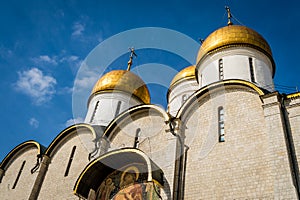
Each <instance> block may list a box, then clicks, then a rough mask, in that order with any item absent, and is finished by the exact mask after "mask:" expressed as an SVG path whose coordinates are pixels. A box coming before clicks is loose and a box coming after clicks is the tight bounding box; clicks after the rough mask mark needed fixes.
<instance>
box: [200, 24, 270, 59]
mask: <svg viewBox="0 0 300 200" xmlns="http://www.w3.org/2000/svg"><path fill="white" fill-rule="evenodd" d="M234 45H244V46H250V47H253V48H256V49H258V50H260V51H262V52H264V53H266V54H267V56H269V58H270V59H271V61H272V62H273V58H272V51H271V48H270V46H269V44H268V43H267V41H266V40H265V39H264V38H263V37H262V36H261V35H260V34H259V33H257V32H256V31H254V30H252V29H250V28H248V27H245V26H239V25H230V26H225V27H222V28H220V29H218V30H216V31H214V32H213V33H211V34H210V35H209V36H208V37H207V38H206V39H205V40H204V42H203V44H202V45H201V47H200V50H199V52H198V56H197V63H198V62H199V61H200V60H201V59H202V58H203V57H204V56H205V55H206V54H208V53H210V52H211V51H213V50H216V49H219V48H224V47H230V46H234Z"/></svg>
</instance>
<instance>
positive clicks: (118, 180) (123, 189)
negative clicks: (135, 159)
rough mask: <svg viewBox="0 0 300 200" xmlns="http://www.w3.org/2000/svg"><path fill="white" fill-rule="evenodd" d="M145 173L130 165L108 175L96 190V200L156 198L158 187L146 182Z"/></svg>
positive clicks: (148, 199) (158, 191) (156, 199)
mask: <svg viewBox="0 0 300 200" xmlns="http://www.w3.org/2000/svg"><path fill="white" fill-rule="evenodd" d="M146 180H147V174H145V173H140V172H139V169H138V167H136V166H130V167H127V168H125V169H124V170H116V171H114V172H113V173H111V174H110V175H108V176H107V177H106V178H105V180H104V181H103V182H102V183H101V185H100V187H99V189H98V191H97V198H96V199H97V200H124V199H127V200H158V199H161V198H160V188H159V187H158V185H156V184H155V183H154V182H146Z"/></svg>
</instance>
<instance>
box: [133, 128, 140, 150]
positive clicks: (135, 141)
mask: <svg viewBox="0 0 300 200" xmlns="http://www.w3.org/2000/svg"><path fill="white" fill-rule="evenodd" d="M140 136H141V129H140V128H138V129H136V132H135V138H134V145H133V148H139V143H140Z"/></svg>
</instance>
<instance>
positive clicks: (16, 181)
mask: <svg viewBox="0 0 300 200" xmlns="http://www.w3.org/2000/svg"><path fill="white" fill-rule="evenodd" d="M25 163H26V161H25V160H24V161H23V163H22V165H21V168H20V169H19V172H18V175H17V178H16V180H15V182H14V184H13V187H12V189H15V188H16V186H17V183H18V181H19V179H20V176H21V174H22V171H23V169H24V166H25Z"/></svg>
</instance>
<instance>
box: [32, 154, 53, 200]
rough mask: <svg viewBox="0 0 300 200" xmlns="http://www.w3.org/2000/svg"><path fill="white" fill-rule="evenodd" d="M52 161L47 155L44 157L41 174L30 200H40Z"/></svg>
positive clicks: (35, 183) (37, 178) (38, 176)
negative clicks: (38, 199)
mask: <svg viewBox="0 0 300 200" xmlns="http://www.w3.org/2000/svg"><path fill="white" fill-rule="evenodd" d="M50 161H51V159H50V158H49V157H48V156H47V155H44V156H43V160H42V162H41V166H40V169H39V174H38V175H37V177H36V180H35V182H34V185H33V188H32V190H31V194H30V196H29V200H36V199H37V198H38V196H39V193H40V190H41V187H42V184H43V181H44V178H45V176H46V173H47V170H48V166H49V164H50Z"/></svg>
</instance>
